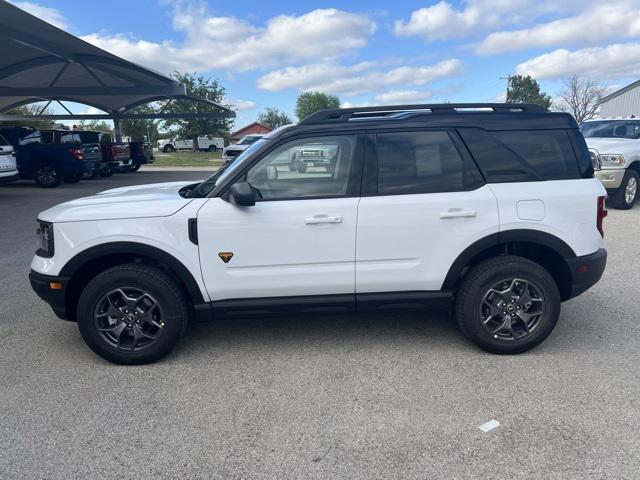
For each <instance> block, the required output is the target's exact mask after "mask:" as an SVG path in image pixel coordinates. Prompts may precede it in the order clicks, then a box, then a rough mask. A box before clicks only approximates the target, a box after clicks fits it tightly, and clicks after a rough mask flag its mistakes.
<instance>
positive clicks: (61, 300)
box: [29, 270, 70, 320]
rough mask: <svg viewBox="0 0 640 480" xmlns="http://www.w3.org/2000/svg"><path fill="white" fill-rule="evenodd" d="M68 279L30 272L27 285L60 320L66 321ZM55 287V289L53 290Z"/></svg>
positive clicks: (67, 317)
mask: <svg viewBox="0 0 640 480" xmlns="http://www.w3.org/2000/svg"><path fill="white" fill-rule="evenodd" d="M69 280H70V279H69V278H65V277H57V276H53V275H43V274H41V273H38V272H34V271H33V270H31V272H30V273H29V283H31V288H32V289H33V291H34V292H36V294H37V295H38V296H39V297H40V298H41V299H42V300H44V301H45V302H47V303H48V304H49V306H50V307H51V309H52V310H53V313H55V314H56V316H57V317H58V318H61V319H62V320H68V319H69V316H68V314H67V307H66V304H65V293H66V290H67V286H68V285H69ZM54 287H55V288H54Z"/></svg>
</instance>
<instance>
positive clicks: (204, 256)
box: [30, 104, 607, 364]
mask: <svg viewBox="0 0 640 480" xmlns="http://www.w3.org/2000/svg"><path fill="white" fill-rule="evenodd" d="M305 148H313V149H318V148H322V149H323V150H326V151H331V152H335V165H334V168H332V169H318V170H307V171H305V172H299V171H297V170H293V171H292V170H291V169H290V168H289V165H288V162H287V161H283V159H289V158H291V155H292V154H293V153H294V152H299V151H300V150H301V149H305ZM605 196H606V193H605V189H604V187H603V186H602V184H601V183H600V182H599V181H598V180H596V179H595V178H593V167H592V164H591V160H590V157H589V152H588V150H587V146H586V144H585V142H584V138H583V137H582V135H581V133H580V131H579V130H578V125H577V124H576V123H575V120H574V119H573V117H572V116H571V115H568V114H563V113H550V112H547V111H546V110H543V109H542V108H540V107H536V106H530V105H513V104H512V105H508V104H490V105H487V104H473V105H469V104H466V105H465V104H461V105H454V104H445V105H410V106H396V107H375V108H352V109H339V110H328V111H322V112H318V113H316V114H314V115H312V116H310V117H308V118H306V119H305V120H303V121H302V122H301V123H300V124H298V125H296V126H289V127H283V128H281V129H279V130H276V131H274V132H272V133H271V134H270V135H268V136H267V137H265V138H262V139H260V140H258V141H257V142H255V143H253V144H252V145H251V146H250V147H249V148H248V149H246V150H245V151H244V152H243V153H242V154H241V155H239V156H238V157H237V158H236V159H235V160H234V162H232V163H231V164H229V165H228V166H227V167H225V168H223V169H221V170H220V171H218V172H217V173H216V174H215V175H213V176H212V177H210V178H208V179H206V180H204V181H202V182H193V183H189V182H179V183H163V184H155V185H144V186H135V187H126V188H117V189H113V190H108V191H105V192H102V193H99V194H97V195H94V196H92V197H88V198H81V199H78V200H74V201H71V202H67V203H63V204H61V205H58V206H55V207H53V208H51V209H49V210H46V211H44V212H42V213H41V214H40V215H39V216H38V222H39V224H40V229H39V232H40V242H41V246H40V249H39V250H38V251H37V252H36V255H35V257H34V258H33V261H32V263H31V269H32V272H31V274H30V279H31V284H32V287H33V288H34V290H35V291H36V292H37V293H38V294H39V295H40V297H42V298H43V299H44V300H46V301H47V302H48V303H49V304H50V305H51V306H52V308H53V310H54V312H55V313H56V314H57V315H58V316H59V317H61V318H64V319H68V320H72V321H76V322H78V325H79V328H80V332H81V334H82V336H83V338H84V339H85V341H86V342H87V343H88V345H89V346H90V347H91V348H92V349H93V350H94V351H95V352H96V353H97V354H99V355H101V356H102V357H104V358H106V359H108V360H110V361H113V362H117V363H126V364H134V363H147V362H151V361H154V360H157V359H159V358H161V357H162V356H164V355H165V354H167V353H168V352H169V351H170V350H171V349H172V348H173V347H174V346H175V345H176V343H177V342H178V340H179V339H180V337H181V335H182V333H183V332H184V330H185V328H186V325H187V322H188V320H189V319H203V320H205V319H206V320H208V319H212V318H220V317H237V316H244V315H250V314H258V315H265V314H284V313H298V314H311V313H322V312H325V313H326V312H332V313H349V312H356V311H357V312H367V311H381V310H385V309H389V308H392V309H398V308H409V309H411V308H423V307H427V308H428V307H429V306H433V305H434V304H443V305H446V306H449V305H451V306H452V307H453V308H454V311H455V317H456V319H457V321H458V323H459V325H460V327H461V328H462V330H463V332H464V333H465V334H466V335H467V336H468V337H469V338H470V339H472V340H473V341H474V342H476V343H477V344H478V345H479V346H480V347H482V348H484V349H486V350H488V351H491V352H497V353H518V352H523V351H526V350H528V349H530V348H533V347H534V346H536V345H538V344H539V343H540V342H542V341H543V340H544V339H545V338H546V337H547V335H549V333H550V332H551V330H552V329H553V327H554V326H555V324H556V321H557V319H558V316H559V313H560V304H561V302H562V301H565V300H567V299H569V298H572V297H575V296H576V295H579V294H580V293H582V292H584V291H585V290H586V289H588V288H590V287H591V286H592V285H593V284H595V283H596V282H597V281H598V280H599V279H600V277H601V275H602V272H603V271H604V268H605V264H606V257H607V254H606V251H605V250H604V249H603V241H602V219H603V218H604V216H605V215H606V210H604V207H603V205H604V199H605Z"/></svg>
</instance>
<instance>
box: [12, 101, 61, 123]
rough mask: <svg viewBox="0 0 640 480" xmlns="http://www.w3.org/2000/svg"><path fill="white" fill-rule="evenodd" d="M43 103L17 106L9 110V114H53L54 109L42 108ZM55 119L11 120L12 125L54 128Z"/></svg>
mask: <svg viewBox="0 0 640 480" xmlns="http://www.w3.org/2000/svg"><path fill="white" fill-rule="evenodd" d="M42 107H43V105H40V104H38V103H31V104H29V105H23V106H21V107H16V108H14V109H13V110H10V111H8V112H7V115H53V113H54V112H53V111H52V110H51V109H50V108H45V109H44V110H42ZM54 123H55V122H54V121H53V120H21V121H11V125H16V126H20V127H30V128H35V129H38V128H53V126H54Z"/></svg>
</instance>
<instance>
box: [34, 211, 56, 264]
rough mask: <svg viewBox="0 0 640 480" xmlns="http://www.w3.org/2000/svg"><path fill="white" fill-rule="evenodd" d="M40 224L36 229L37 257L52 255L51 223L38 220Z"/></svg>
mask: <svg viewBox="0 0 640 480" xmlns="http://www.w3.org/2000/svg"><path fill="white" fill-rule="evenodd" d="M38 223H39V224H40V226H39V227H38V230H37V231H36V233H37V235H38V242H39V247H40V248H38V251H37V252H36V255H38V256H39V257H46V258H51V257H53V253H54V249H53V223H50V222H44V221H42V220H38Z"/></svg>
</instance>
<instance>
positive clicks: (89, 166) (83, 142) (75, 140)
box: [40, 129, 102, 178]
mask: <svg viewBox="0 0 640 480" xmlns="http://www.w3.org/2000/svg"><path fill="white" fill-rule="evenodd" d="M86 133H89V132H86ZM84 134H85V132H83V131H79V130H73V131H72V130H62V129H41V130H40V135H41V139H42V142H43V143H51V144H55V145H76V146H77V148H82V151H83V153H84V164H85V167H86V171H85V173H84V175H83V176H84V178H95V177H96V176H97V175H98V173H100V169H101V161H102V154H101V152H100V143H99V142H98V141H97V139H95V138H93V137H92V136H91V135H84Z"/></svg>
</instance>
